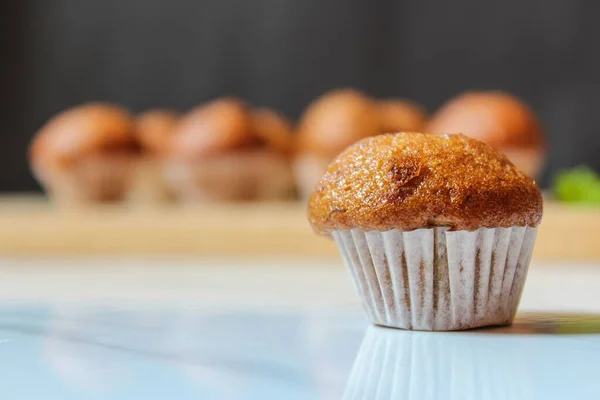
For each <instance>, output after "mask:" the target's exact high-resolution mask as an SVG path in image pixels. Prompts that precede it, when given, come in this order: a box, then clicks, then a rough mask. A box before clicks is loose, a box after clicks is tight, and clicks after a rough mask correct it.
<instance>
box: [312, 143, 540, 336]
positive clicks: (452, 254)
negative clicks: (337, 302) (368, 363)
mask: <svg viewBox="0 0 600 400" xmlns="http://www.w3.org/2000/svg"><path fill="white" fill-rule="evenodd" d="M308 216H309V221H310V223H311V224H312V226H313V228H314V229H315V230H316V231H317V232H318V233H321V234H324V235H331V236H333V239H334V240H335V242H336V244H337V245H338V247H339V249H340V252H341V254H342V258H343V260H344V262H345V264H346V266H347V267H348V269H349V270H350V272H351V273H352V276H353V278H354V281H355V284H356V288H357V290H358V293H359V295H360V296H361V298H362V301H363V305H364V307H365V310H366V313H367V315H368V317H369V319H370V320H371V321H372V322H373V323H375V324H377V325H383V326H389V327H394V328H402V329H414V330H428V331H431V330H435V331H447V330H462V329H469V328H476V327H481V326H487V325H506V324H510V323H511V322H512V320H513V318H514V315H515V312H516V310H517V306H518V303H519V299H520V296H521V291H522V289H523V284H524V282H525V276H526V273H527V269H528V265H529V261H530V257H531V252H532V249H533V244H534V240H535V236H536V232H537V226H538V224H539V223H540V221H541V217H542V196H541V193H540V190H539V188H538V186H537V185H536V184H535V182H534V181H533V180H532V179H531V178H529V177H528V176H526V175H525V174H523V173H522V172H521V171H520V170H519V169H518V168H516V167H515V166H514V165H513V164H512V163H511V162H510V161H509V160H508V158H507V157H506V156H504V155H503V154H501V153H500V152H498V151H496V150H494V149H492V148H491V147H489V146H488V145H486V144H484V143H482V142H480V141H478V140H475V139H471V138H468V137H466V136H464V135H461V134H458V135H444V136H442V135H424V134H419V133H399V134H388V135H381V136H376V137H373V138H368V139H364V140H362V141H360V142H358V143H356V144H355V145H353V146H351V147H349V148H348V149H347V150H346V151H344V152H343V153H342V154H340V155H339V156H338V157H337V158H336V159H335V160H334V161H333V162H332V163H331V164H330V165H329V168H328V170H327V172H326V173H325V175H324V176H323V177H322V179H321V181H320V182H319V184H318V185H317V186H316V188H315V190H314V192H313V194H312V196H311V198H310V201H309V205H308Z"/></svg>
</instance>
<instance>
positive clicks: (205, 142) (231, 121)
mask: <svg viewBox="0 0 600 400" xmlns="http://www.w3.org/2000/svg"><path fill="white" fill-rule="evenodd" d="M271 123H272V121H271ZM253 128H254V127H253V117H252V113H251V110H250V109H249V108H248V107H247V106H246V105H245V104H244V103H242V102H241V101H239V100H237V99H232V98H224V99H220V100H216V101H213V102H211V103H209V104H207V105H204V106H201V107H198V108H196V109H194V110H192V111H190V112H189V113H188V114H187V115H185V116H184V117H183V118H182V120H181V121H180V123H179V124H178V125H177V128H176V129H175V131H174V132H173V135H172V137H171V140H170V146H169V154H168V155H167V161H166V178H167V180H168V183H169V186H170V188H171V189H172V190H173V191H174V193H175V195H176V197H177V198H178V199H179V200H181V201H184V202H198V201H224V200H225V201H239V200H273V199H282V198H286V197H289V196H290V195H291V194H292V193H293V181H292V177H291V169H290V162H289V157H288V156H287V154H286V151H287V150H282V148H285V147H286V145H285V144H283V143H284V142H285V141H287V140H288V139H287V138H281V137H279V136H278V135H286V134H287V133H283V132H281V131H278V130H274V131H269V132H268V133H264V131H261V132H260V133H259V134H256V133H255V132H254V129H253ZM271 128H272V127H271ZM261 134H262V135H263V136H261ZM269 135H271V136H269Z"/></svg>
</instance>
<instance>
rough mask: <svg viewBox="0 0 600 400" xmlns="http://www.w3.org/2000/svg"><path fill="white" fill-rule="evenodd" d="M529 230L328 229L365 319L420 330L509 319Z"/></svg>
mask: <svg viewBox="0 0 600 400" xmlns="http://www.w3.org/2000/svg"><path fill="white" fill-rule="evenodd" d="M536 233H537V228H531V227H518V226H515V227H511V228H495V229H491V228H480V229H478V230H476V231H449V230H448V229H447V228H431V229H417V230H414V231H409V232H403V231H399V230H397V229H394V230H390V231H385V232H379V231H371V232H365V231H362V230H359V229H353V230H351V231H335V232H333V238H334V240H335V241H336V243H337V245H338V247H339V249H340V252H341V254H342V258H343V259H344V263H345V265H346V266H347V267H348V269H349V270H350V273H351V274H352V277H353V280H354V283H355V286H356V289H357V291H358V294H359V296H360V297H361V299H362V303H363V305H364V308H365V311H366V313H367V316H368V317H369V319H370V320H371V321H372V322H373V323H374V324H377V325H383V326H389V327H394V328H401V329H412V330H424V331H432V330H433V331H448V330H462V329H470V328H476V327H481V326H489V325H506V324H509V323H511V322H512V320H513V318H514V316H515V313H516V310H517V307H518V305H519V300H520V297H521V292H522V291H523V285H524V283H525V277H526V275H527V269H528V266H529V261H530V259H531V252H532V250H533V244H534V241H535V236H536Z"/></svg>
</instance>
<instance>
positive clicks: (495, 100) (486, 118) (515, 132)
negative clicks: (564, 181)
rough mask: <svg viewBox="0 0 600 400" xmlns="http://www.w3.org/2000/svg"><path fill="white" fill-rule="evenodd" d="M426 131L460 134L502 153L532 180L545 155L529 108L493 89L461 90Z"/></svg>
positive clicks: (441, 110) (543, 144)
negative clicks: (480, 90) (481, 90)
mask: <svg viewBox="0 0 600 400" xmlns="http://www.w3.org/2000/svg"><path fill="white" fill-rule="evenodd" d="M426 131H427V132H429V133H437V134H445V133H464V134H465V135H468V136H471V137H473V138H475V139H479V140H481V141H483V142H485V143H487V144H489V145H490V146H492V147H494V148H496V149H498V150H500V151H502V152H503V153H505V154H506V155H507V156H508V158H509V159H510V160H511V161H512V162H513V163H514V164H515V165H516V166H517V167H519V168H520V169H521V170H522V171H523V172H525V173H526V174H527V175H529V176H530V177H532V178H534V179H536V178H537V177H538V176H539V173H540V171H541V169H542V166H543V162H544V157H545V155H546V149H545V147H546V146H545V140H544V135H543V132H542V128H541V124H540V122H539V120H538V118H537V116H536V115H535V113H534V112H533V110H532V109H531V108H530V107H529V106H528V105H527V104H525V103H524V102H523V101H522V100H520V99H518V98H516V97H515V96H512V95H511V94H508V93H504V92H496V91H487V92H467V93H463V94H461V95H459V96H457V97H455V98H453V99H451V100H449V101H448V102H447V103H446V104H444V105H443V106H442V107H441V108H440V109H439V110H438V111H437V112H436V113H435V114H434V116H433V117H432V118H431V120H430V122H429V124H428V126H427V129H426Z"/></svg>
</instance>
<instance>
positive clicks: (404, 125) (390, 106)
mask: <svg viewBox="0 0 600 400" xmlns="http://www.w3.org/2000/svg"><path fill="white" fill-rule="evenodd" d="M377 113H378V115H379V125H380V127H379V131H380V133H393V132H422V131H423V130H424V129H425V124H426V123H427V113H426V112H425V109H424V108H423V107H421V106H420V105H418V104H416V103H414V102H412V101H409V100H403V99H389V100H380V101H378V102H377Z"/></svg>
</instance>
